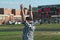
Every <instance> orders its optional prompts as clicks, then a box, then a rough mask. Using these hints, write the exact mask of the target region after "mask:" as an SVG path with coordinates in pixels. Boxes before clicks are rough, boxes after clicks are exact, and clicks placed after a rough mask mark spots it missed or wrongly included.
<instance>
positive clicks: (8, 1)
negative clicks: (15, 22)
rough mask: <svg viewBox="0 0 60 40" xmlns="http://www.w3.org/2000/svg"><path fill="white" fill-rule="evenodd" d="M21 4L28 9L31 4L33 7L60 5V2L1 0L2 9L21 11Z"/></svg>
mask: <svg viewBox="0 0 60 40" xmlns="http://www.w3.org/2000/svg"><path fill="white" fill-rule="evenodd" d="M20 4H23V5H24V7H26V8H28V6H29V4H31V5H32V7H37V6H40V5H52V4H60V0H0V8H13V9H20Z"/></svg>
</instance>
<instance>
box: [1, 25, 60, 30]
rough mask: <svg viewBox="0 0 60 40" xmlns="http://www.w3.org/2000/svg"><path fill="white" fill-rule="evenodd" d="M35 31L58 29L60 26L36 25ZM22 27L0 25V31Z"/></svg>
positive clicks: (20, 27) (21, 26)
mask: <svg viewBox="0 0 60 40" xmlns="http://www.w3.org/2000/svg"><path fill="white" fill-rule="evenodd" d="M35 26H36V29H60V24H42V25H40V24H36V25H35ZM23 28H24V26H23V25H22V24H20V25H0V30H2V29H23Z"/></svg>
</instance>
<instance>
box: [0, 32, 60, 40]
mask: <svg viewBox="0 0 60 40" xmlns="http://www.w3.org/2000/svg"><path fill="white" fill-rule="evenodd" d="M0 40H22V32H0ZM34 40H60V32H35V33H34Z"/></svg>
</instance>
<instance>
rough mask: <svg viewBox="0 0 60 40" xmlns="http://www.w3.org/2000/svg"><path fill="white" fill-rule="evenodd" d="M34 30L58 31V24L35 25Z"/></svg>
mask: <svg viewBox="0 0 60 40" xmlns="http://www.w3.org/2000/svg"><path fill="white" fill-rule="evenodd" d="M36 29H60V24H42V25H40V24H36Z"/></svg>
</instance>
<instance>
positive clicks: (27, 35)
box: [22, 21, 35, 40]
mask: <svg viewBox="0 0 60 40" xmlns="http://www.w3.org/2000/svg"><path fill="white" fill-rule="evenodd" d="M24 26H25V27H24V30H23V37H22V38H23V40H33V39H34V37H33V36H34V35H33V33H34V30H35V26H34V25H33V22H32V24H29V22H27V21H25V22H24Z"/></svg>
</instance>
